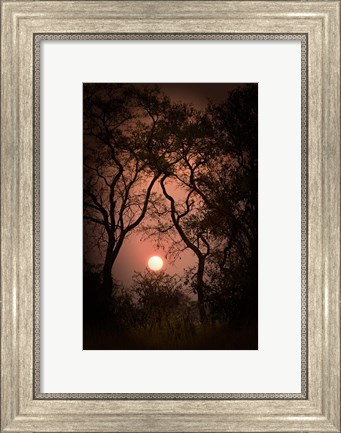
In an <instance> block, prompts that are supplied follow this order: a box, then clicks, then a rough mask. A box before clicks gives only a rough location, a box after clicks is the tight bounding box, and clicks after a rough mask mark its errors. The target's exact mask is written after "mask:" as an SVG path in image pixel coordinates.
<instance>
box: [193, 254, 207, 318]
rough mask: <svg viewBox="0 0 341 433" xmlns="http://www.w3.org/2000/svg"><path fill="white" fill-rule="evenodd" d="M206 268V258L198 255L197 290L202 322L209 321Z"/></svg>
mask: <svg viewBox="0 0 341 433" xmlns="http://www.w3.org/2000/svg"><path fill="white" fill-rule="evenodd" d="M204 270H205V258H204V257H198V272H197V285H196V291H197V294H198V307H199V317H200V322H201V323H206V322H207V314H206V311H205V305H204Z"/></svg>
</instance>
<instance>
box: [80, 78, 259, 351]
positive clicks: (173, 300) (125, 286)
mask: <svg viewBox="0 0 341 433" xmlns="http://www.w3.org/2000/svg"><path fill="white" fill-rule="evenodd" d="M83 349H84V350H257V349H258V85H257V83H156V84H153V83H84V84H83Z"/></svg>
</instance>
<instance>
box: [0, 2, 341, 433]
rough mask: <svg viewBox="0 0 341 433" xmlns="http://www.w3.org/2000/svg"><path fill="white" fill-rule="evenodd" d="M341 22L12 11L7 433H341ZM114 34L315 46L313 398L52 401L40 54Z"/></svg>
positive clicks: (302, 8)
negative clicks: (43, 387) (43, 331)
mask: <svg viewBox="0 0 341 433" xmlns="http://www.w3.org/2000/svg"><path fill="white" fill-rule="evenodd" d="M339 15H340V2H339V1H334V0H332V1H329V0H326V1H323V2H322V1H321V2H318V1H303V2H296V1H293V2H287V1H265V2H258V1H240V0H235V1H229V2H226V1H208V2H206V1H205V2H201V1H173V2H172V1H161V2H154V1H144V0H142V1H124V2H122V1H96V2H95V1H68V0H66V1H63V0H61V1H53V0H47V1H42V2H40V1H18V2H17V1H2V30H1V70H2V75H1V431H3V432H15V431H21V432H48V431H51V432H52V431H59V432H67V431H79V432H83V431H84V432H95V431H96V432H104V431H106V432H128V431H129V432H133V431H136V432H151V431H152V432H162V431H163V432H169V431H173V432H185V431H188V432H196V431H198V432H199V431H205V432H211V431H212V432H213V431H216V432H218V431H219V432H225V431H226V432H227V431H232V432H234V431H235V432H242V431H262V432H263V431H264V432H270V431H276V432H280V431H283V432H284V431H297V432H299V431H326V432H327V431H328V432H340V291H339V288H340V17H339ZM113 29H114V30H113ZM113 33H114V34H115V35H116V36H115V37H116V38H119V37H120V36H122V38H129V37H135V38H136V37H137V38H140V39H141V38H148V37H152V38H153V37H154V38H161V39H162V37H165V36H166V37H167V38H169V39H172V38H173V39H174V38H178V39H186V38H187V39H188V38H192V39H195V38H200V37H201V38H204V39H205V38H209V37H210V38H213V39H214V38H218V36H219V35H234V37H235V38H236V37H239V36H238V35H242V36H241V39H242V38H245V37H248V38H249V39H251V40H252V39H254V38H257V37H258V38H260V37H261V38H265V39H266V38H270V39H271V37H272V36H273V35H275V36H277V37H278V36H279V35H282V36H283V37H292V38H294V39H295V38H296V39H297V37H298V35H299V38H300V40H301V41H306V48H307V50H306V54H307V59H306V60H307V63H306V64H307V82H306V86H307V98H306V101H305V102H304V104H303V106H302V113H303V115H306V121H307V132H308V134H307V135H306V140H307V191H308V198H307V203H306V204H307V208H306V210H307V212H306V214H305V215H306V217H307V221H306V223H307V236H306V242H307V245H304V247H306V251H307V257H306V259H307V260H306V262H305V261H304V264H306V276H307V296H306V304H305V303H303V306H304V307H306V310H305V309H304V311H303V313H304V314H306V317H307V332H306V340H305V341H306V343H307V346H306V347H305V346H303V348H304V354H305V355H306V357H305V358H304V359H305V360H306V371H305V374H306V375H305V376H304V377H305V378H306V381H305V382H304V386H303V387H302V392H301V394H298V395H295V396H292V395H291V396H290V395H282V396H281V397H280V398H278V396H276V395H271V394H266V395H254V394H248V395H247V394H240V395H238V394H235V395H230V396H227V395H216V396H212V395H207V396H206V397H205V396H204V395H200V394H195V395H191V396H189V397H190V398H188V396H187V398H186V396H184V395H172V394H167V395H151V396H148V395H139V396H136V395H135V397H134V396H129V395H122V394H120V395H118V396H117V397H116V398H112V396H105V395H103V394H86V395H81V394H76V395H67V394H58V395H46V394H45V395H40V394H39V392H40V391H39V375H37V374H36V373H37V368H36V367H37V365H39V359H38V357H37V354H39V302H38V301H39V299H38V301H37V294H39V292H37V287H39V269H40V268H39V263H38V262H37V255H36V250H37V248H38V249H39V245H37V244H38V243H39V218H38V217H37V213H36V212H37V208H39V203H38V202H37V200H38V199H39V196H37V194H36V191H37V187H39V180H37V178H36V177H35V171H34V167H35V165H36V164H37V153H36V148H35V143H36V140H37V137H39V110H37V103H38V102H37V101H38V98H37V93H36V91H35V88H36V87H35V85H36V84H37V82H39V68H37V65H36V63H35V62H36V60H37V57H36V56H35V46H36V45H35V44H36V41H38V40H39V38H40V39H41V38H42V37H44V35H48V37H49V38H56V39H58V38H65V39H70V38H80V39H84V38H88V39H96V38H98V39H103V38H105V37H107V36H106V35H112V34H113ZM150 35H152V36H150ZM110 37H112V36H110ZM302 77H303V79H304V78H305V75H304V74H302ZM304 113H305V114H304ZM35 116H37V117H35ZM37 125H38V127H37ZM304 134H305V132H304V131H303V135H302V136H304ZM303 200H304V198H303ZM304 266H305V265H304ZM305 349H307V350H305ZM38 371H39V370H38ZM305 386H306V387H305Z"/></svg>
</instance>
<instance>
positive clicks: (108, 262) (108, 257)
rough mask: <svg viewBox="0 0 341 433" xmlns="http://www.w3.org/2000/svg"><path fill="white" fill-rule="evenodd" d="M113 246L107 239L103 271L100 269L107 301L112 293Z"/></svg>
mask: <svg viewBox="0 0 341 433" xmlns="http://www.w3.org/2000/svg"><path fill="white" fill-rule="evenodd" d="M113 247H114V245H113V243H112V242H110V241H109V243H108V247H107V251H106V254H105V260H104V265H103V271H102V275H103V295H104V297H105V299H106V300H107V301H108V302H109V301H110V297H111V293H112V289H113V284H112V283H113V281H112V275H111V271H112V267H113V264H114V253H113Z"/></svg>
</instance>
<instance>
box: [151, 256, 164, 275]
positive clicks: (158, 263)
mask: <svg viewBox="0 0 341 433" xmlns="http://www.w3.org/2000/svg"><path fill="white" fill-rule="evenodd" d="M162 266H163V260H162V259H161V257H159V256H153V257H151V258H150V259H149V260H148V267H149V269H151V270H152V271H159V270H160V269H162Z"/></svg>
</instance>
